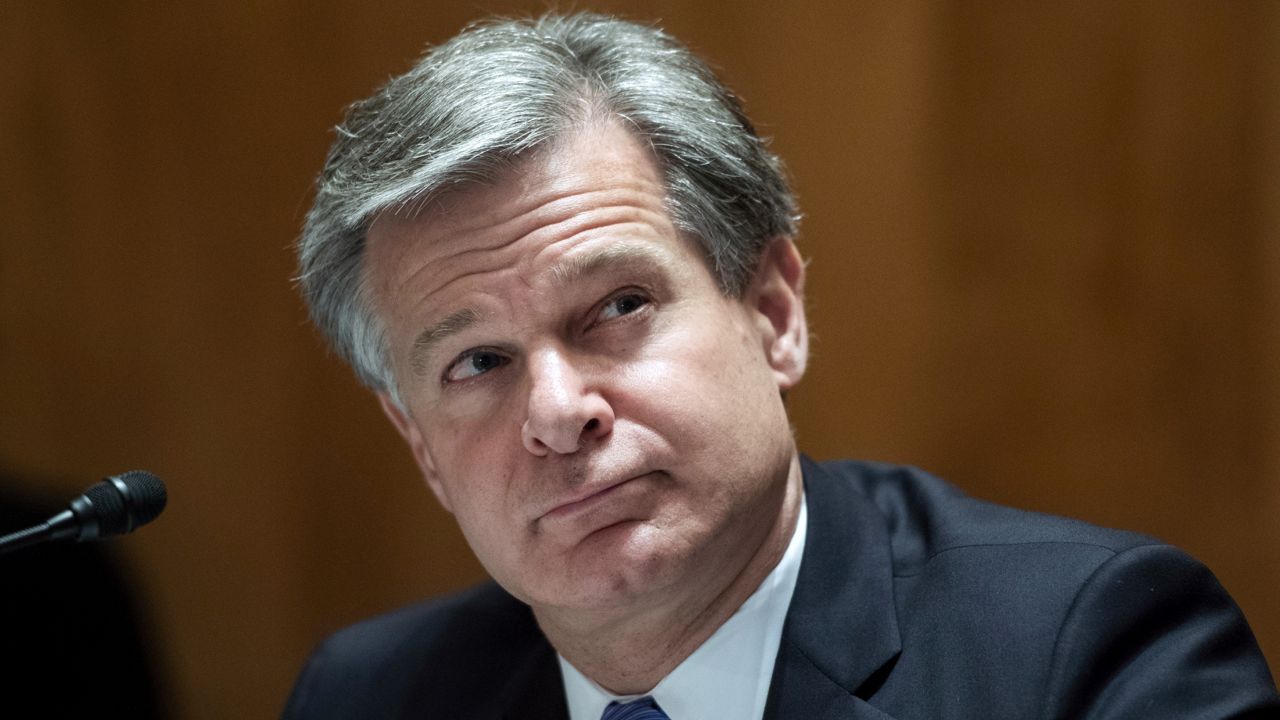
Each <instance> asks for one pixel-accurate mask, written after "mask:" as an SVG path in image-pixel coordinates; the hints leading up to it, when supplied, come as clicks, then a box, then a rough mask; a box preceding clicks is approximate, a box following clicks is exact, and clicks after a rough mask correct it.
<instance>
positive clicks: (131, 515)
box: [73, 470, 168, 539]
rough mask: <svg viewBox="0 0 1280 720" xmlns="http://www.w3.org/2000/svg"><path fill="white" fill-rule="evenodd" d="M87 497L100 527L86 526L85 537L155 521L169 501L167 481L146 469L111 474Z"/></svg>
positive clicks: (104, 534) (111, 532)
mask: <svg viewBox="0 0 1280 720" xmlns="http://www.w3.org/2000/svg"><path fill="white" fill-rule="evenodd" d="M84 497H85V498H87V499H88V500H89V508H87V509H88V510H89V513H86V514H91V515H92V520H93V521H96V522H94V523H92V524H96V526H97V527H96V531H95V530H91V529H88V528H86V530H87V531H88V532H86V533H84V534H82V537H83V539H92V538H93V537H105V536H107V535H120V534H122V533H127V532H132V531H133V530H134V529H135V528H137V527H139V526H141V525H145V524H147V523H149V522H151V521H152V520H155V519H156V516H157V515H159V514H160V511H162V510H164V506H165V502H166V501H167V500H168V494H167V493H166V492H165V489H164V483H163V482H161V481H160V478H158V477H156V476H155V475H152V474H151V473H149V472H146V471H145V470H132V471H130V472H127V473H123V474H120V475H114V476H112V477H109V478H107V479H106V480H103V481H102V482H100V483H97V484H96V485H94V486H93V487H91V488H89V489H88V490H86V491H85V493H84ZM74 507H75V505H74V504H73V508H74ZM86 519H88V518H86Z"/></svg>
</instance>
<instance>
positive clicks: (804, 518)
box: [556, 498, 808, 720]
mask: <svg viewBox="0 0 1280 720" xmlns="http://www.w3.org/2000/svg"><path fill="white" fill-rule="evenodd" d="M807 529H808V509H807V508H806V507H805V502H804V500H803V498H802V499H801V502H800V515H799V517H798V518H797V519H796V529H795V532H793V533H792V535H791V541H790V542H789V543H788V544H787V550H786V552H785V553H783V555H782V559H781V560H779V561H778V565H777V566H776V567H774V568H773V570H772V571H771V572H770V573H769V575H768V576H767V577H765V579H764V581H763V582H761V583H760V587H758V588H756V591H755V592H754V593H752V595H751V597H749V598H747V600H746V602H744V603H742V606H741V607H739V608H738V610H737V612H735V613H734V614H733V615H732V616H731V617H730V618H729V619H728V620H726V621H725V623H724V624H723V625H721V626H720V627H719V628H718V629H717V630H716V631H715V633H713V634H712V635H711V637H709V638H707V640H706V642H704V643H702V645H701V646H699V647H698V649H697V650H694V651H693V654H691V655H690V656H689V657H687V658H685V659H684V662H682V663H680V664H679V665H678V666H676V668H675V669H674V670H672V671H671V673H670V674H668V675H667V676H666V677H665V678H663V679H662V681H661V682H659V683H658V684H657V686H656V687H654V688H653V690H652V691H650V692H648V693H645V694H646V695H651V696H653V699H654V700H656V701H657V702H658V705H659V706H660V707H662V709H663V711H664V712H666V713H667V714H668V715H670V716H671V718H672V720H698V719H699V718H716V717H727V718H743V719H744V720H759V718H761V717H763V716H764V705H765V700H766V699H767V698H768V695H769V682H770V679H771V678H772V677H773V665H774V662H775V661H776V660H777V658H778V644H779V643H780V642H781V640H782V625H783V622H784V621H785V620H786V617H787V608H788V607H789V606H790V605H791V596H792V594H793V593H794V592H795V589H796V578H797V577H798V576H799V574H800V558H801V555H803V552H804V539H805V534H806V531H807ZM556 657H557V658H558V659H559V661H560V672H561V676H562V677H563V678H564V690H565V697H566V699H567V700H568V705H569V718H570V720H599V719H600V716H601V715H603V714H604V709H605V707H606V706H607V705H608V704H609V703H610V702H612V701H614V700H621V701H623V702H625V701H627V700H631V699H634V698H636V697H638V696H635V695H631V696H618V695H613V694H612V693H610V692H608V691H607V690H605V689H604V688H601V687H600V686H599V685H597V684H596V683H595V682H593V681H592V680H591V679H589V678H588V677H586V676H585V675H583V674H582V673H581V672H578V669H577V668H575V667H574V666H573V665H571V664H569V662H568V661H567V660H565V659H564V658H563V657H561V656H560V655H559V654H557V655H556Z"/></svg>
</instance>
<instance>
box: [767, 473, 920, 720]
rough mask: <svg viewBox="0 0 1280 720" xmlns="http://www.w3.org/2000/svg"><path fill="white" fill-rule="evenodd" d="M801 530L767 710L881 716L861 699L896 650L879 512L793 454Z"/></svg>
mask: <svg viewBox="0 0 1280 720" xmlns="http://www.w3.org/2000/svg"><path fill="white" fill-rule="evenodd" d="M801 469H802V471H803V473H804V485H805V502H806V505H807V507H808V510H809V531H808V537H807V538H806V541H805V548H804V555H803V560H802V561H801V564H800V577H799V579H798V580H797V581H796V591H795V594H794V595H793V596H792V598H791V608H790V610H789V611H788V612H787V620H786V623H785V624H784V625H783V630H782V643H781V646H780V649H779V652H778V661H777V664H776V665H775V666H774V671H773V682H772V685H771V687H770V690H769V702H768V705H767V706H766V709H765V717H766V718H791V717H804V718H814V719H815V720H816V719H819V718H867V719H868V720H870V719H871V718H885V717H887V716H885V715H884V714H883V713H881V712H880V711H879V710H876V709H875V708H873V707H871V706H870V705H868V704H867V703H866V702H865V701H864V700H865V698H866V697H868V696H869V695H870V694H871V693H873V692H874V691H875V689H876V687H877V686H878V685H879V683H880V682H882V681H883V680H884V677H885V674H886V673H887V672H888V671H889V670H890V669H891V668H892V665H891V663H892V662H893V661H894V660H895V659H896V658H897V656H898V654H899V653H900V652H901V649H902V643H901V638H900V637H899V634H898V618H897V612H896V610H895V606H894V598H893V561H892V558H891V556H890V545H889V532H888V528H887V527H886V521H885V518H884V516H883V515H881V514H880V513H879V511H878V510H877V509H876V508H875V506H874V505H873V504H872V503H871V501H870V500H868V499H867V498H866V497H864V496H863V495H862V494H861V493H859V492H858V491H857V490H856V489H854V487H853V484H852V483H850V482H849V481H848V480H847V479H845V478H841V477H839V476H837V475H834V474H833V473H831V472H829V471H827V470H826V469H825V468H824V467H822V466H821V465H819V464H817V463H815V462H813V461H812V460H810V459H809V458H807V457H805V456H803V455H802V456H801Z"/></svg>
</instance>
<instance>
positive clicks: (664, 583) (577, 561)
mask: <svg viewBox="0 0 1280 720" xmlns="http://www.w3.org/2000/svg"><path fill="white" fill-rule="evenodd" d="M641 527H643V526H641ZM650 529H652V528H650ZM636 530H637V529H636V528H635V527H632V528H619V527H615V528H609V529H606V530H603V531H599V532H598V533H597V535H602V536H603V537H599V538H592V541H593V542H591V544H590V545H588V546H586V547H580V548H578V551H577V552H576V553H575V557H574V558H572V560H571V561H570V562H568V563H566V564H565V565H562V566H561V567H560V568H558V571H557V572H544V573H541V574H539V576H538V577H536V578H531V579H532V580H533V581H534V583H536V585H537V587H536V589H535V588H532V587H531V588H530V589H531V592H529V593H528V597H523V596H520V595H518V594H517V593H512V594H513V595H517V597H520V599H521V600H524V601H525V602H526V603H528V604H530V605H534V606H537V605H544V606H554V607H563V608H573V609H578V610H593V609H595V610H608V609H611V608H619V607H627V606H629V605H632V604H633V603H634V602H635V601H636V600H637V599H639V598H642V597H644V596H646V595H649V594H654V593H665V592H666V589H667V588H668V587H669V586H670V585H672V584H673V583H674V582H675V581H676V579H677V578H678V577H679V576H680V570H681V568H683V567H685V566H686V565H687V561H688V558H687V557H685V555H684V553H681V552H679V551H678V550H677V549H676V548H675V547H672V545H671V544H670V543H663V542H660V540H661V538H655V537H652V536H651V535H652V533H644V532H636ZM606 546H607V547H606ZM548 580H550V582H548Z"/></svg>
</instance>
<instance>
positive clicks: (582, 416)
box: [521, 349, 613, 457]
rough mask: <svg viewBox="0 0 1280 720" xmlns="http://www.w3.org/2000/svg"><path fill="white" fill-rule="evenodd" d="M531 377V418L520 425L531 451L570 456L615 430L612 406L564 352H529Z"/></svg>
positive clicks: (529, 413) (529, 412)
mask: <svg viewBox="0 0 1280 720" xmlns="http://www.w3.org/2000/svg"><path fill="white" fill-rule="evenodd" d="M529 376H530V388H529V410H528V417H527V419H526V420H525V421H524V426H523V427H522V428H521V439H522V440H523V441H524V446H525V448H526V449H527V450H528V451H529V452H531V453H533V454H534V455H537V456H539V457H543V456H546V455H550V454H551V453H557V454H560V455H568V454H571V453H575V452H577V451H578V450H579V449H580V448H582V447H583V446H584V445H586V444H587V443H589V442H590V441H592V440H595V439H599V438H603V437H604V436H606V435H608V434H609V433H610V432H611V431H612V430H613V407H612V406H611V405H610V404H609V402H608V401H606V400H605V399H604V397H603V396H601V395H600V393H599V391H598V389H595V388H591V387H589V386H588V384H587V383H586V382H584V379H583V375H582V373H581V372H580V370H579V368H577V367H575V366H574V363H573V362H572V358H570V357H568V356H567V355H566V354H565V353H563V352H561V351H559V350H557V349H547V350H542V351H539V352H536V353H532V354H530V356H529Z"/></svg>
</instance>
